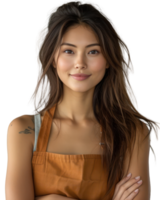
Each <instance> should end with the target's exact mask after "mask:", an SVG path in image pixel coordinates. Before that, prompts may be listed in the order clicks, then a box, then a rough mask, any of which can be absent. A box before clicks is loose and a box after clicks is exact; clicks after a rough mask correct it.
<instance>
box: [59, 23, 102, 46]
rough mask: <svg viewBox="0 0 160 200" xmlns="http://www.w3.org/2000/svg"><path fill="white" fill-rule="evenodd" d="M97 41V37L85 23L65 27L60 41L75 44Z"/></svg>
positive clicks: (81, 44)
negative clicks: (65, 29)
mask: <svg viewBox="0 0 160 200" xmlns="http://www.w3.org/2000/svg"><path fill="white" fill-rule="evenodd" d="M98 41H99V39H98V37H97V35H96V34H95V32H94V31H93V30H92V28H91V27H89V26H87V25H74V26H72V27H69V28H68V29H67V31H66V32H65V34H64V35H63V37H62V41H61V43H63V42H68V43H73V44H75V45H76V46H86V45H87V44H90V43H94V42H98Z"/></svg>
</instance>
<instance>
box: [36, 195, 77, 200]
mask: <svg viewBox="0 0 160 200" xmlns="http://www.w3.org/2000/svg"><path fill="white" fill-rule="evenodd" d="M34 200H78V199H75V198H70V197H65V196H62V195H58V194H50V195H44V196H38V197H35V199H34Z"/></svg>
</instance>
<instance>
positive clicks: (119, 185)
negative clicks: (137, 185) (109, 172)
mask: <svg viewBox="0 0 160 200" xmlns="http://www.w3.org/2000/svg"><path fill="white" fill-rule="evenodd" d="M131 177H132V174H131V173H130V176H128V175H127V176H126V177H124V178H123V179H122V180H121V181H120V182H118V184H117V185H116V188H115V192H114V196H116V195H117V192H118V191H119V189H120V187H121V185H123V184H124V183H126V182H127V181H128V180H129V179H130V178H131Z"/></svg>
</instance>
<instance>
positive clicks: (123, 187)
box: [116, 178, 139, 199]
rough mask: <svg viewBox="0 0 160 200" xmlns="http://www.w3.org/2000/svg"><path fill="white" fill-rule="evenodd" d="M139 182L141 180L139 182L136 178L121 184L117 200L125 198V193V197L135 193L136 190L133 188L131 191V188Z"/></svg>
mask: <svg viewBox="0 0 160 200" xmlns="http://www.w3.org/2000/svg"><path fill="white" fill-rule="evenodd" d="M138 181H139V180H137V179H135V178H132V179H129V180H128V181H126V182H125V183H124V184H121V185H120V186H119V189H118V192H117V195H116V198H117V199H120V198H121V197H122V196H123V194H124V193H125V196H127V194H128V195H129V194H130V193H131V192H133V191H134V189H133V188H134V187H132V188H131V189H130V190H129V188H130V187H131V186H133V185H134V184H135V183H137V182H138ZM129 192H130V193H129ZM123 197H124V196H123Z"/></svg>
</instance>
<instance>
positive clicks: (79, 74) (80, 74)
mask: <svg viewBox="0 0 160 200" xmlns="http://www.w3.org/2000/svg"><path fill="white" fill-rule="evenodd" d="M70 75H71V76H90V75H91V74H82V73H78V74H70Z"/></svg>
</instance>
